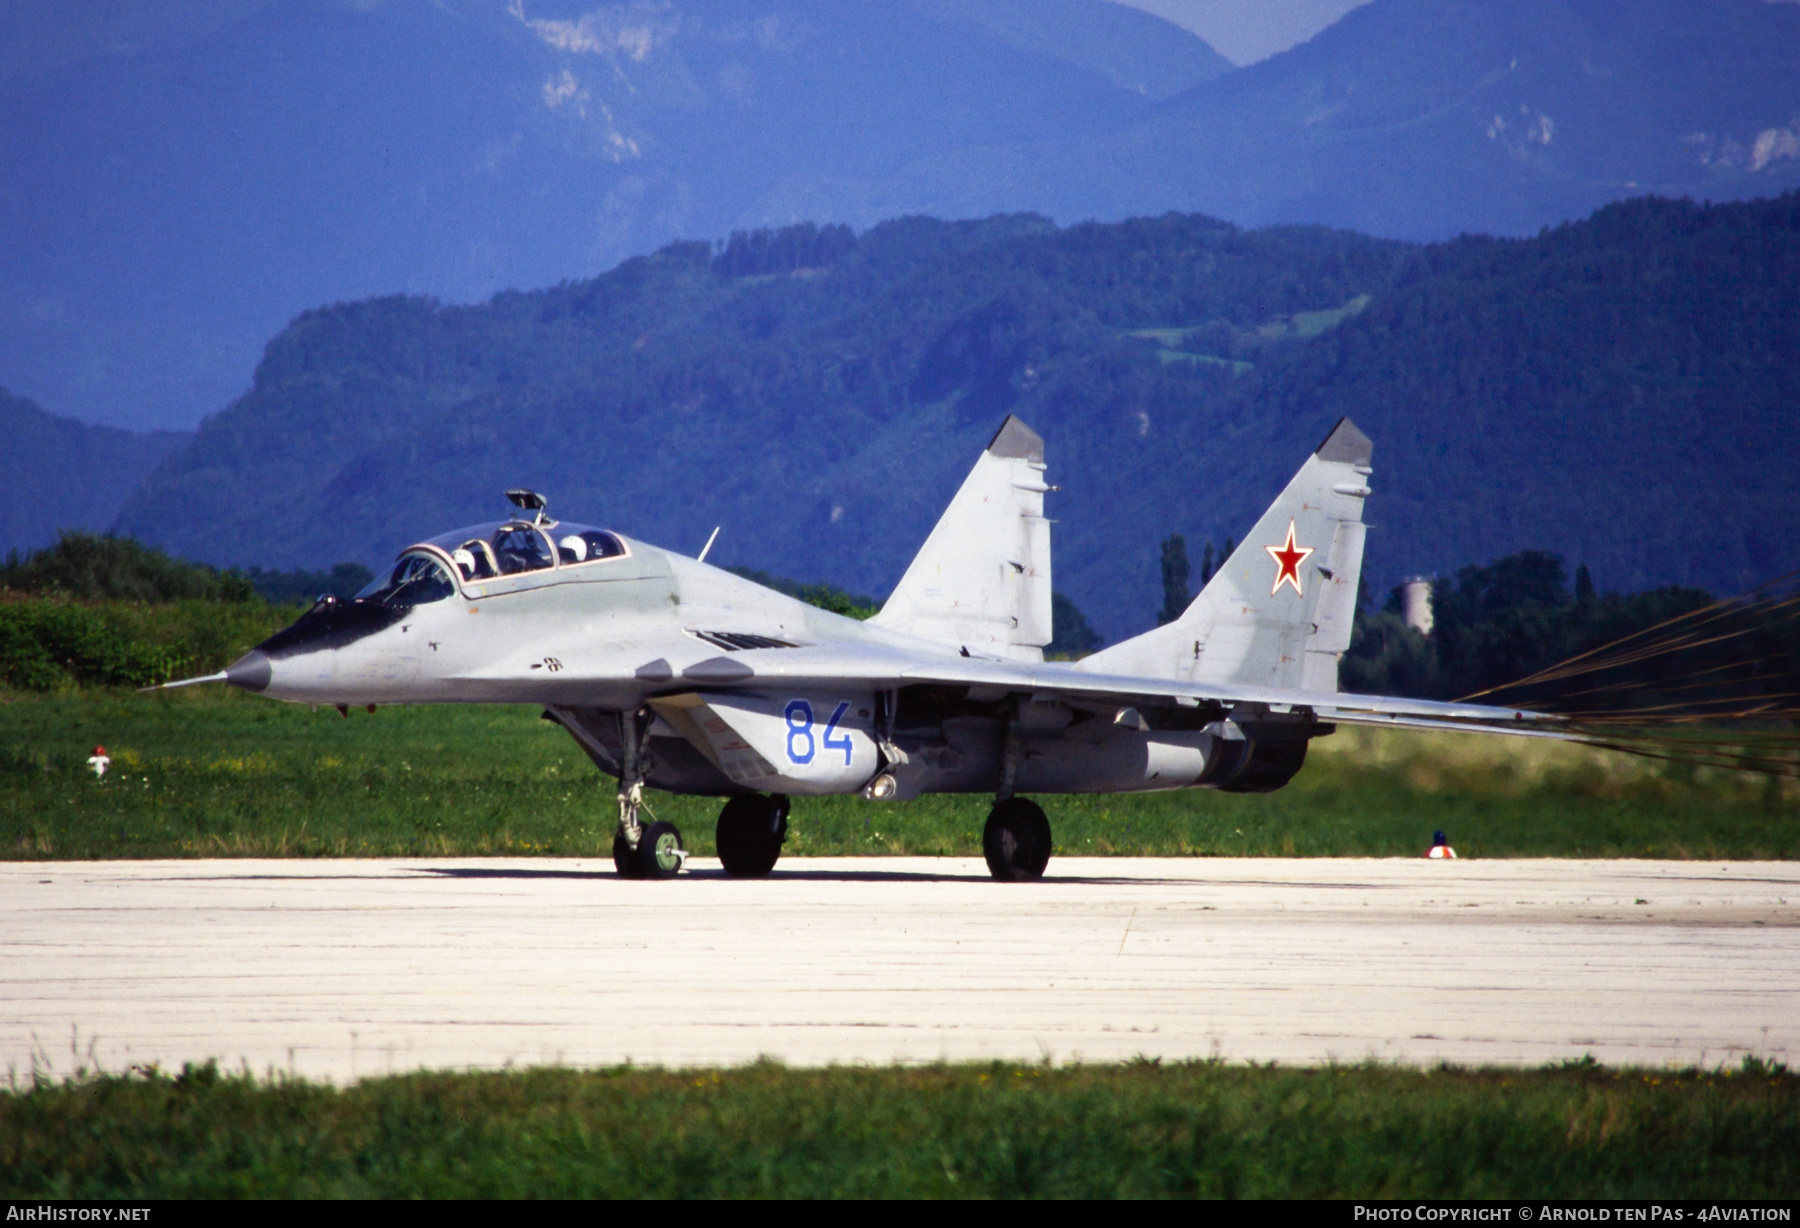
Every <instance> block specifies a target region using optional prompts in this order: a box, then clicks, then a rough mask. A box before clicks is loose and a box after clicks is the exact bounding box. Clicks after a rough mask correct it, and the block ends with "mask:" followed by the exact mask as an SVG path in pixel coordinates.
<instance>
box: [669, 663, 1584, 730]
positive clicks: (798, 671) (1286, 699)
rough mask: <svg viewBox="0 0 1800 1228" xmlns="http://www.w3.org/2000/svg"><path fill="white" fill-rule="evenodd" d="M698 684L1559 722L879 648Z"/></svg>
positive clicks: (1462, 707)
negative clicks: (947, 691) (908, 689)
mask: <svg viewBox="0 0 1800 1228" xmlns="http://www.w3.org/2000/svg"><path fill="white" fill-rule="evenodd" d="M690 681H691V682H692V683H693V684H695V685H696V686H700V687H707V688H717V687H720V686H725V687H734V688H735V687H746V688H748V687H757V688H766V687H769V686H771V685H781V684H784V683H785V684H792V685H796V686H799V685H830V686H837V687H843V686H859V687H860V686H872V687H877V688H892V687H902V686H915V685H936V686H951V687H962V688H967V689H968V690H969V693H970V697H971V698H973V699H976V700H988V701H994V700H999V699H1002V698H1004V697H1006V696H1007V695H1034V696H1044V697H1049V696H1055V697H1058V698H1061V699H1063V700H1065V701H1067V702H1069V703H1070V704H1072V705H1073V706H1076V707H1085V708H1104V707H1114V708H1126V707H1138V708H1143V707H1152V708H1158V707H1187V708H1192V707H1199V706H1202V705H1204V706H1209V707H1222V708H1225V709H1235V708H1240V707H1260V708H1264V709H1270V710H1274V711H1278V712H1282V711H1311V712H1313V713H1315V714H1316V715H1317V716H1318V717H1319V719H1321V720H1326V721H1341V722H1344V723H1348V724H1370V725H1390V726H1406V727H1422V728H1450V729H1469V728H1476V729H1487V730H1492V731H1498V732H1506V733H1520V734H1523V733H1527V732H1532V733H1539V734H1540V735H1541V734H1542V733H1543V732H1544V731H1543V730H1542V729H1541V723H1542V722H1546V721H1553V720H1554V719H1555V718H1554V717H1550V716H1548V715H1546V714H1544V713H1539V712H1532V711H1528V710H1525V709H1519V708H1497V707H1491V706H1488V705H1486V704H1467V703H1446V702H1442V701H1438V700H1429V699H1407V698H1401V697H1397V696H1388V695H1353V694H1345V693H1335V694H1327V693H1321V692H1318V691H1302V690H1297V689H1291V688H1285V687H1267V686H1254V685H1244V684H1236V683H1221V682H1189V681H1182V680H1177V679H1161V678H1142V677H1134V676H1130V675H1124V674H1095V673H1087V672H1084V671H1078V670H1075V669H1071V668H1069V667H1068V666H1065V665H1060V664H1057V663H1049V662H1046V663H1041V664H1040V663H1034V662H1023V661H1012V660H992V659H985V658H981V657H936V656H930V655H926V654H922V653H913V652H908V651H906V650H904V649H900V648H894V647H889V646H886V645H873V644H820V645H815V646H809V647H804V648H794V649H760V650H751V651H746V652H739V653H732V654H730V655H729V656H719V657H712V658H709V659H707V660H702V661H698V662H696V663H694V664H693V665H690V666H688V667H687V668H685V669H683V670H681V671H680V673H679V674H678V675H677V676H675V677H671V679H670V680H669V682H670V685H672V686H679V685H681V684H682V683H684V682H690ZM1552 736H1553V735H1552Z"/></svg>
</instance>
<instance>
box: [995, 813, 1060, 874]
mask: <svg viewBox="0 0 1800 1228" xmlns="http://www.w3.org/2000/svg"><path fill="white" fill-rule="evenodd" d="M981 852H982V855H983V856H984V857H986V858H987V864H988V873H989V874H992V875H993V876H994V877H995V878H997V879H999V880H1000V881H1001V882H1003V883H1027V882H1031V881H1032V880H1033V879H1038V878H1042V877H1043V876H1044V867H1045V866H1047V865H1049V864H1050V820H1049V819H1048V818H1046V817H1045V816H1044V811H1043V808H1042V807H1041V806H1039V805H1038V804H1037V803H1036V802H1034V801H1032V800H1030V799H1029V798H1024V797H1009V798H1007V799H1006V800H1004V801H1000V802H995V803H994V808H993V809H992V810H990V811H989V812H988V818H987V826H986V827H985V828H983V829H982V832H981Z"/></svg>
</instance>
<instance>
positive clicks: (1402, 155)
mask: <svg viewBox="0 0 1800 1228" xmlns="http://www.w3.org/2000/svg"><path fill="white" fill-rule="evenodd" d="M953 183H954V184H962V185H965V187H964V195H965V198H966V199H967V200H968V201H969V202H970V203H972V204H978V205H985V206H986V207H987V208H989V209H996V210H997V209H1017V208H1032V209H1038V210H1040V211H1043V212H1047V213H1049V214H1051V215H1053V216H1055V217H1058V218H1061V219H1069V218H1078V217H1097V218H1115V217H1122V216H1127V215H1130V214H1133V213H1143V212H1152V211H1156V210H1160V209H1171V208H1172V209H1181V210H1197V211H1200V212H1205V213H1209V214H1213V215H1215V216H1218V217H1224V218H1229V219H1230V220H1232V221H1234V222H1237V223H1240V224H1243V225H1262V224H1268V223H1279V222H1309V223H1324V224H1327V225H1332V226H1343V227H1350V228H1353V229H1357V230H1362V231H1365V232H1367V233H1371V234H1379V235H1389V236H1395V237H1402V238H1413V239H1438V238H1444V237H1448V236H1451V235H1455V234H1458V233H1488V234H1501V235H1522V234H1530V233H1533V232H1535V231H1536V230H1538V229H1539V228H1540V227H1541V226H1544V225H1546V224H1549V225H1554V224H1556V223H1557V222H1560V221H1564V220H1569V219H1573V218H1579V217H1583V216H1585V215H1586V214H1588V213H1589V212H1591V211H1592V210H1593V209H1595V208H1597V207H1598V206H1600V205H1602V204H1604V203H1606V202H1607V201H1610V200H1617V199H1621V198H1624V197H1630V196H1636V195H1641V194H1644V193H1657V194H1661V195H1668V196H1690V197H1693V198H1696V199H1714V200H1720V199H1727V200H1728V199H1743V198H1746V197H1754V196H1772V195H1776V194H1779V193H1780V192H1782V191H1785V190H1787V189H1789V188H1792V187H1795V186H1800V5H1795V4H1771V3H1767V2H1766V0H1633V2H1632V3H1622V2H1621V0H1373V3H1370V4H1366V5H1364V6H1362V7H1360V8H1357V9H1354V10H1352V11H1351V12H1350V13H1348V14H1347V15H1345V16H1344V17H1343V18H1342V19H1341V20H1340V21H1338V22H1337V23H1336V24H1335V25H1332V26H1331V27H1329V28H1327V29H1326V30H1324V31H1322V32H1321V33H1319V34H1318V35H1316V36H1315V37H1314V38H1312V39H1311V40H1310V41H1309V42H1306V43H1303V44H1301V45H1300V46H1298V47H1295V48H1293V49H1292V50H1290V51H1286V52H1283V53H1282V54H1280V55H1276V56H1273V57H1271V58H1269V59H1267V60H1264V61H1262V62H1261V63H1258V64H1255V65H1252V66H1250V67H1248V68H1246V69H1243V70H1242V71H1239V72H1235V73H1231V74H1229V75H1226V76H1223V77H1220V78H1217V79H1215V80H1212V81H1209V82H1205V83H1202V84H1200V85H1198V86H1196V87H1195V88H1194V89H1192V90H1189V91H1188V92H1186V93H1185V94H1182V95H1180V96H1178V97H1175V98H1172V99H1170V100H1168V101H1167V102H1165V103H1163V104H1161V105H1160V106H1159V107H1158V108H1157V109H1156V111H1155V113H1154V114H1152V115H1150V116H1147V117H1145V118H1143V119H1141V120H1138V121H1135V122H1133V123H1132V124H1131V125H1130V126H1129V127H1128V128H1127V129H1126V130H1124V131H1108V132H1105V133H1101V134H1097V135H1089V134H1078V135H1075V136H1073V137H1070V138H1063V137H1052V138H1050V139H1047V140H1043V141H1039V142H1036V143H1032V144H1027V145H1023V146H1012V147H1005V148H994V149H988V150H951V151H946V152H945V153H944V154H942V155H940V156H938V157H936V158H934V159H932V160H930V161H928V162H925V163H921V164H918V165H915V166H914V167H912V168H910V170H909V172H908V174H907V177H906V178H905V179H903V180H902V182H901V183H900V184H899V185H898V186H897V187H896V186H885V187H884V189H883V191H884V193H886V197H887V199H896V198H901V199H904V198H906V197H907V196H908V194H909V193H910V194H914V195H917V196H920V197H924V196H929V195H931V194H932V193H934V192H941V191H943V190H944V185H947V184H953ZM851 203H852V204H854V203H855V202H851ZM840 207H842V206H840Z"/></svg>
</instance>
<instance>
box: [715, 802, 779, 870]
mask: <svg viewBox="0 0 1800 1228" xmlns="http://www.w3.org/2000/svg"><path fill="white" fill-rule="evenodd" d="M787 817H788V799H787V797H786V796H785V795H783V794H780V793H776V794H773V795H771V796H769V797H764V796H762V795H761V794H758V793H747V794H743V795H741V796H738V797H734V798H732V799H731V800H730V801H728V802H726V803H725V809H723V810H721V811H720V812H719V828H718V834H717V844H718V849H719V860H720V861H721V862H723V863H724V865H725V873H727V874H729V875H731V877H733V878H766V877H767V876H768V873H769V871H770V870H773V869H774V868H775V862H776V860H777V859H778V858H780V856H781V843H782V841H783V840H785V839H787Z"/></svg>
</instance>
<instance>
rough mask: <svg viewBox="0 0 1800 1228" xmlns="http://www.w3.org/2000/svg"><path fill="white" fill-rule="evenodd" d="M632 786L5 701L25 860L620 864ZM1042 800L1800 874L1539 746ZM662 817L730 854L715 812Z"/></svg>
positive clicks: (399, 742) (1386, 848)
mask: <svg viewBox="0 0 1800 1228" xmlns="http://www.w3.org/2000/svg"><path fill="white" fill-rule="evenodd" d="M96 743H100V744H104V745H105V746H106V747H107V749H108V750H109V751H110V752H111V754H112V757H113V760H114V764H113V770H112V771H111V772H110V773H109V774H108V775H107V776H106V778H105V779H104V780H96V779H95V778H94V776H93V775H92V774H91V773H90V772H88V771H87V769H86V767H85V761H86V758H87V755H88V753H89V751H90V749H91V748H92V747H93V746H94V745H95V744H96ZM615 787H616V786H615V784H614V781H613V779H612V778H611V777H610V776H604V775H602V774H601V773H600V772H599V771H598V770H596V769H595V768H594V767H593V766H592V764H590V763H589V761H588V760H587V758H586V757H585V756H584V755H582V754H581V753H580V752H579V751H578V750H577V749H576V747H575V744H574V742H573V741H572V740H571V739H570V738H569V737H568V736H567V735H566V734H565V733H563V732H562V731H561V730H560V729H558V728H557V727H556V726H554V725H552V724H550V723H549V722H546V721H544V720H541V719H540V717H539V713H538V711H537V710H536V709H533V708H525V707H498V706H470V707H442V708H439V707H410V708H408V707H395V708H382V709H381V710H379V711H378V712H377V713H375V714H374V715H373V716H370V715H367V714H365V713H363V712H362V711H361V710H353V711H352V712H351V714H350V716H349V718H348V719H344V718H341V717H339V716H338V714H337V713H336V712H335V711H333V710H331V709H329V708H325V709H321V710H318V711H310V710H308V709H306V708H304V707H299V706H296V705H290V704H280V703H275V702H272V701H270V700H266V699H261V698H257V697H253V696H247V695H243V694H241V693H238V692H233V691H227V690H224V689H223V688H214V687H206V688H193V689H190V690H184V691H172V692H160V693H157V694H153V695H137V694H132V693H116V692H101V691H88V692H77V691H71V690H62V691H58V692H54V693H51V694H48V695H22V694H18V693H14V694H13V695H12V696H11V697H10V701H9V702H4V703H0V856H3V857H7V858H28V859H48V858H57V859H69V858H106V857H201V856H448V855H557V856H581V857H606V856H608V855H609V853H610V849H611V842H612V831H613V820H614V814H615V810H614V801H613V798H614V790H615ZM1039 800H1041V801H1042V802H1043V804H1044V806H1045V809H1046V810H1047V811H1048V813H1049V815H1050V819H1051V822H1052V823H1053V825H1054V830H1055V833H1056V840H1057V848H1058V852H1059V855H1063V856H1073V855H1114V854H1119V855H1123V854H1149V855H1169V856H1289V855H1293V856H1378V857H1389V856H1416V855H1418V854H1419V853H1420V852H1422V851H1423V850H1424V848H1425V847H1426V845H1427V844H1429V842H1430V835H1431V832H1432V830H1433V829H1435V828H1442V829H1443V830H1445V831H1446V832H1448V833H1449V834H1450V838H1451V841H1452V842H1453V843H1454V844H1455V845H1456V848H1457V851H1458V852H1459V853H1461V854H1462V855H1463V856H1465V857H1468V856H1475V857H1482V856H1486V857H1521V856H1548V857H1585V856H1593V857H1622V856H1633V857H1673V858H1681V857H1731V858H1792V857H1800V782H1794V781H1785V782H1784V781H1779V780H1775V779H1774V778H1771V777H1765V776H1760V775H1756V774H1753V773H1741V772H1727V771H1721V770H1717V769H1711V768H1694V767H1691V766H1688V765H1680V764H1660V763H1657V762H1655V761H1651V760H1644V759H1636V758H1631V757H1627V756H1624V755H1618V754H1613V753H1611V752H1607V751H1598V750H1592V749H1589V748H1586V747H1580V746H1570V745H1561V744H1550V743H1545V742H1542V741H1536V740H1523V739H1521V740H1508V739H1496V738H1480V737H1472V736H1467V735H1455V734H1444V735H1429V734H1409V733H1400V732H1390V731H1369V730H1351V729H1348V728H1346V729H1343V730H1340V731H1339V732H1338V733H1337V734H1335V735H1333V736H1332V737H1329V738H1325V739H1323V740H1321V741H1319V742H1317V743H1315V744H1314V746H1313V749H1312V753H1311V755H1310V756H1309V759H1308V762H1307V766H1306V767H1305V769H1304V770H1302V772H1301V773H1300V775H1299V776H1298V777H1297V778H1296V779H1295V781H1294V782H1293V783H1292V784H1291V785H1289V786H1288V787H1287V788H1285V789H1283V790H1281V791H1280V792H1278V793H1273V794H1268V795H1264V796H1233V795H1228V794H1220V793H1214V792H1210V791H1206V790H1187V791H1182V792H1175V793H1157V794H1135V795H1097V796H1081V797H1044V798H1041V799H1039ZM650 805H651V807H652V808H653V809H654V810H655V812H656V813H657V815H659V816H660V817H663V818H667V819H671V820H673V821H674V822H675V823H676V824H677V825H678V826H679V827H680V828H681V831H682V834H683V835H684V836H685V837H686V840H687V843H688V845H689V847H691V848H693V849H694V850H695V851H696V852H698V853H701V854H710V853H711V851H712V835H713V825H714V822H715V821H716V819H717V815H718V807H719V803H718V801H717V800H716V799H711V798H687V797H671V796H667V795H661V794H652V795H651V798H650ZM986 812H987V800H986V799H985V798H983V797H977V796H966V797H965V796H934V797H925V798H921V799H919V800H918V801H915V802H907V803H890V804H886V805H883V804H877V803H871V802H864V801H862V800H860V799H858V798H854V797H841V798H803V799H800V800H798V801H797V802H796V804H795V807H794V815H793V820H792V824H793V826H792V829H791V832H790V834H789V838H788V845H787V851H788V853H789V854H790V855H795V856H807V855H815V856H816V855H844V854H851V855H856V854H870V855H875V854H902V853H918V854H929V855H955V856H971V857H972V856H979V855H980V842H979V841H980V833H981V824H982V821H983V819H984V818H985V816H986Z"/></svg>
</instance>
